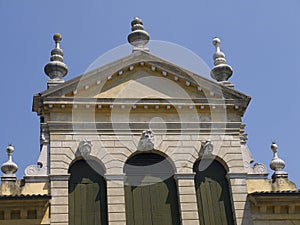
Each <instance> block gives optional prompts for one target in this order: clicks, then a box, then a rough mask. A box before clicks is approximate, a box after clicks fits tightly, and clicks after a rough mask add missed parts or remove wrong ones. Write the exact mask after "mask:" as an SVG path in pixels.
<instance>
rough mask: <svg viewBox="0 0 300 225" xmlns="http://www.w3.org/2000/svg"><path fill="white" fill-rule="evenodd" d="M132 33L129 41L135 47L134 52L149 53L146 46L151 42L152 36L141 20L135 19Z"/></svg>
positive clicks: (132, 24) (132, 23)
mask: <svg viewBox="0 0 300 225" xmlns="http://www.w3.org/2000/svg"><path fill="white" fill-rule="evenodd" d="M131 31H132V32H131V33H130V34H129V35H128V37H127V40H128V42H129V43H130V44H131V45H132V46H133V50H132V52H135V51H149V49H148V48H147V47H145V45H146V44H147V43H148V42H149V40H150V35H149V34H148V33H147V32H146V31H145V30H144V24H143V21H142V20H141V19H140V18H138V17H134V19H133V21H132V22H131Z"/></svg>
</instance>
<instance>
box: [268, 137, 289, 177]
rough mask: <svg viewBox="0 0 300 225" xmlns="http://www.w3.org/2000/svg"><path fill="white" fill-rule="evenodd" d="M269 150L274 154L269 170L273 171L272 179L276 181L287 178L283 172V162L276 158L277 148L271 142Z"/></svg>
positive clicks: (274, 143)
mask: <svg viewBox="0 0 300 225" xmlns="http://www.w3.org/2000/svg"><path fill="white" fill-rule="evenodd" d="M271 149H272V151H273V154H274V156H273V159H272V161H271V162H270V168H271V169H272V170H274V171H275V172H274V174H273V179H276V178H277V177H287V176H288V174H287V172H285V171H283V169H284V167H285V162H284V161H283V160H282V159H281V158H279V157H278V151H277V149H278V146H277V144H276V142H275V141H273V142H272V144H271Z"/></svg>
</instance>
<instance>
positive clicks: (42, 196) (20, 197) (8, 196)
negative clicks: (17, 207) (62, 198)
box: [0, 194, 51, 200]
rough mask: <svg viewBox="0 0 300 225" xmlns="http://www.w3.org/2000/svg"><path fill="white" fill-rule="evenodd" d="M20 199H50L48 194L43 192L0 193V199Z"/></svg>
mask: <svg viewBox="0 0 300 225" xmlns="http://www.w3.org/2000/svg"><path fill="white" fill-rule="evenodd" d="M17 199H19V200H22V199H51V196H50V195H47V194H44V195H41V194H31V195H30V194H27V195H24V194H20V195H0V200H17Z"/></svg>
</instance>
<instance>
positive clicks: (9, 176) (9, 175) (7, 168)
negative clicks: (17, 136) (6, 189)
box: [1, 145, 18, 181]
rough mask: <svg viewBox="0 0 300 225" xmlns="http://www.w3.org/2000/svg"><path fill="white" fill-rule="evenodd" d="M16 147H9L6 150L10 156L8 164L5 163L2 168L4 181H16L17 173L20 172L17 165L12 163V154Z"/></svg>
mask: <svg viewBox="0 0 300 225" xmlns="http://www.w3.org/2000/svg"><path fill="white" fill-rule="evenodd" d="M14 150H15V149H14V147H13V146H12V145H8V146H7V148H6V152H7V155H8V160H7V162H5V163H3V164H2V166H1V171H2V172H3V173H4V174H3V175H2V178H1V179H2V181H3V180H6V181H15V180H16V174H15V173H16V172H17V170H18V166H17V164H15V163H14V162H13V161H12V153H13V152H14Z"/></svg>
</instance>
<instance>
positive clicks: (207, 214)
mask: <svg viewBox="0 0 300 225" xmlns="http://www.w3.org/2000/svg"><path fill="white" fill-rule="evenodd" d="M202 165H204V167H206V166H205V165H208V167H207V168H206V169H204V170H202V169H201V168H202ZM194 172H196V175H195V187H196V193H197V203H198V212H199V220H200V224H201V225H233V224H234V222H233V212H232V206H231V200H230V192H229V186H228V182H227V179H226V170H225V169H224V167H223V166H222V165H221V164H220V163H219V162H217V161H211V160H206V161H205V160H202V161H197V162H196V163H195V165H194Z"/></svg>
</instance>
